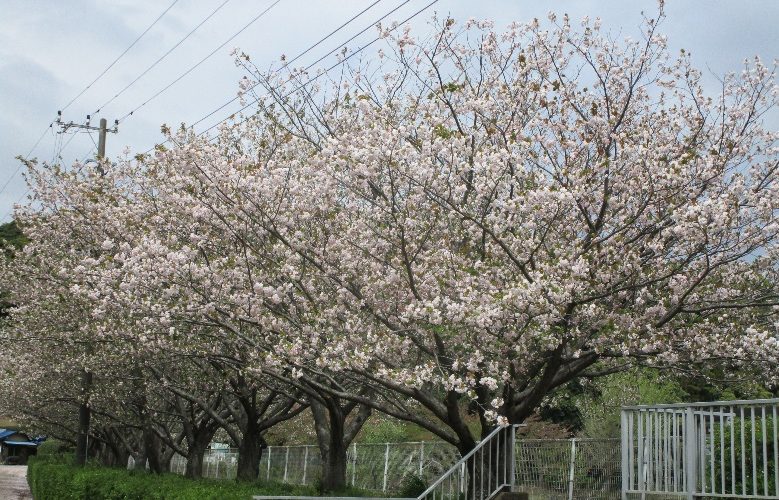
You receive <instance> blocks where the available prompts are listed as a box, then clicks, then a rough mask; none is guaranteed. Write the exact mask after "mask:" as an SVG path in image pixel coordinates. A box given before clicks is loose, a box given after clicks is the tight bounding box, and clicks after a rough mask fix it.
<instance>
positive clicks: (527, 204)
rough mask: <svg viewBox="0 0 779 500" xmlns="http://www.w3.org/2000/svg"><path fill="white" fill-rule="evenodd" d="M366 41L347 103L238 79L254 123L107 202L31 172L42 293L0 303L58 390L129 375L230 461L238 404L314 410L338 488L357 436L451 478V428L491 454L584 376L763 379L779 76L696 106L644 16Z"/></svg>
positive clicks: (93, 178)
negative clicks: (208, 432)
mask: <svg viewBox="0 0 779 500" xmlns="http://www.w3.org/2000/svg"><path fill="white" fill-rule="evenodd" d="M660 18H662V7H661V12H660ZM381 31H382V33H383V34H384V35H385V36H386V40H387V48H386V51H383V52H382V53H380V54H379V59H378V60H377V61H374V62H372V63H364V64H363V63H359V64H357V65H356V66H352V67H350V68H351V70H350V71H349V72H345V73H344V74H343V75H342V76H341V77H339V79H337V80H328V78H329V77H328V76H327V75H326V74H323V73H322V74H318V75H314V76H313V78H318V79H317V80H314V81H313V82H311V83H309V81H310V80H311V79H312V75H309V74H307V73H306V72H305V71H296V70H293V71H292V72H291V73H289V74H284V75H281V74H278V73H271V74H270V75H266V74H262V73H260V72H258V71H257V70H256V68H253V67H252V66H250V65H249V63H248V60H249V59H248V57H244V58H240V57H239V59H238V61H239V64H242V65H243V66H245V67H246V68H247V70H249V71H250V72H251V77H252V78H247V80H246V81H244V82H243V83H242V92H243V97H244V98H245V99H250V98H252V99H257V100H258V102H259V111H258V112H257V113H256V114H255V115H252V116H250V117H246V118H245V119H243V120H241V121H235V122H233V123H231V124H228V125H225V126H223V127H222V128H221V129H220V131H219V133H218V135H217V136H215V137H214V138H213V139H212V140H209V139H207V138H205V137H202V136H197V135H195V134H194V133H193V132H192V131H188V130H186V129H184V128H182V129H181V130H177V131H172V130H166V133H167V137H168V140H169V142H171V143H172V144H173V145H172V146H171V147H162V146H160V147H158V148H157V149H156V151H155V152H154V154H152V155H146V156H144V155H140V156H138V157H137V158H135V159H134V160H128V159H125V160H122V161H119V162H118V163H117V164H116V165H114V166H111V168H106V169H104V170H105V171H106V172H105V175H98V174H96V173H94V172H90V171H88V170H84V169H82V170H78V169H77V170H76V171H74V172H69V173H65V172H59V171H55V172H53V173H47V171H41V170H40V169H37V168H33V169H32V175H33V187H34V192H35V193H36V196H37V199H38V200H39V202H40V203H41V204H42V206H43V208H42V209H41V210H38V211H35V210H31V209H28V210H27V211H26V212H21V213H20V214H19V217H20V221H21V223H22V227H23V228H24V229H25V234H26V235H27V236H28V238H29V240H30V242H29V243H28V244H27V246H26V247H25V251H24V254H23V255H25V256H26V259H21V260H20V259H14V260H13V263H12V264H9V266H11V267H14V268H16V269H22V270H25V272H27V273H28V274H30V275H34V276H35V277H36V280H35V282H36V283H37V285H35V286H30V287H18V288H17V290H16V291H14V290H13V289H12V290H11V292H10V293H11V297H12V298H13V301H14V302H13V303H14V304H17V306H16V308H14V309H12V310H11V320H12V321H13V320H14V319H15V318H16V319H17V321H19V323H18V324H23V323H24V322H27V323H29V324H32V322H35V321H37V322H38V323H39V324H40V329H41V330H42V331H49V330H52V329H53V331H54V332H55V334H56V337H57V338H58V339H63V341H66V342H69V343H70V344H68V345H69V346H78V348H74V349H72V355H71V359H75V360H78V366H84V367H85V368H89V367H90V359H92V358H98V359H101V362H104V361H105V360H106V359H110V356H121V355H124V356H125V357H127V358H129V359H130V360H132V361H133V362H135V363H136V364H137V365H138V366H139V367H140V369H142V370H151V373H154V374H155V376H156V377H157V378H158V379H160V380H163V381H164V384H163V385H165V389H166V390H167V391H168V393H172V394H174V395H175V396H176V397H178V398H181V400H180V402H183V401H186V402H188V404H189V403H191V404H193V405H195V406H197V407H198V408H199V409H198V414H200V415H203V416H207V417H208V418H209V419H211V420H213V421H215V422H217V423H219V425H220V426H221V427H223V428H225V429H226V430H228V429H232V432H234V433H235V434H236V435H237V434H240V433H245V432H248V433H249V435H251V436H254V437H256V436H258V435H259V436H260V437H261V430H262V429H265V428H267V427H263V426H264V425H265V424H259V423H258V422H260V421H261V419H255V418H250V419H249V420H248V421H246V422H249V421H251V422H254V427H253V428H254V429H255V430H257V429H258V428H259V429H260V431H257V432H253V431H252V432H249V431H247V430H245V429H249V427H246V426H244V427H243V428H241V429H238V428H236V426H238V427H240V425H241V424H239V421H240V422H244V420H243V418H244V417H247V416H249V411H248V408H250V407H252V406H253V405H254V406H256V405H257V404H258V402H261V401H270V402H269V403H268V404H267V405H262V404H261V406H268V407H269V408H270V407H271V406H273V405H278V406H275V408H278V409H279V411H281V414H279V415H284V416H294V415H295V414H297V412H299V411H302V409H303V408H305V407H306V406H310V407H311V408H312V412H313V415H314V417H315V421H316V426H317V435H318V438H319V439H320V448H321V449H322V454H323V462H324V463H325V465H324V469H323V472H324V475H325V478H326V481H325V482H326V485H327V486H328V487H329V488H336V487H338V486H339V485H341V484H343V481H344V472H345V467H341V465H343V464H345V462H344V459H345V450H346V446H348V443H349V442H350V441H351V440H352V439H353V438H354V437H355V435H356V434H357V432H359V429H360V427H361V426H362V424H363V423H364V421H365V419H367V418H368V416H369V414H370V412H371V411H378V412H382V413H385V414H387V415H391V416H393V417H396V418H400V419H403V420H406V421H409V422H414V423H416V424H418V425H420V426H422V427H423V428H425V429H428V430H430V431H431V432H433V433H434V434H435V435H436V436H438V437H440V438H441V439H444V440H446V441H448V442H450V443H452V444H454V445H456V446H457V447H458V448H459V450H460V451H461V452H462V453H465V452H467V451H469V450H470V449H472V448H473V446H474V445H475V443H476V441H477V439H478V437H479V436H478V435H474V433H473V432H472V431H471V429H470V428H469V427H468V425H467V421H466V420H467V414H468V412H475V413H477V414H478V417H479V419H480V422H481V434H482V435H485V434H486V433H487V432H489V430H490V429H491V428H492V427H493V426H494V425H496V424H504V423H507V422H511V423H519V422H522V421H523V420H524V419H526V418H527V417H528V416H529V415H531V414H532V412H533V411H535V410H536V409H537V408H538V406H539V405H540V404H541V402H542V400H543V399H544V398H545V397H547V396H548V395H550V394H552V393H553V392H554V391H555V390H556V389H557V388H559V387H560V386H562V385H564V384H566V383H567V382H569V381H571V380H574V379H576V378H582V377H584V378H594V377H599V376H603V375H606V374H609V373H613V372H615V371H619V370H624V369H626V368H629V367H631V366H635V365H643V364H650V365H654V366H661V367H668V368H671V369H672V368H674V367H676V366H680V365H689V366H693V365H694V366H705V364H706V363H707V362H710V361H712V360H716V361H717V363H720V364H722V363H723V362H724V363H725V364H726V365H727V366H729V367H730V368H731V369H733V370H737V369H738V368H739V367H740V366H742V365H744V364H753V365H758V366H763V367H765V374H766V376H767V377H776V373H779V371H777V370H776V367H777V365H778V364H779V340H778V339H777V326H776V325H777V308H778V307H779V294H778V293H777V288H776V283H777V272H778V270H779V267H778V266H777V258H779V245H777V241H779V239H778V237H779V223H778V222H777V214H778V213H777V210H779V186H778V184H777V172H778V171H779V155H778V154H777V153H779V149H778V148H777V138H779V134H778V133H777V132H776V131H773V130H770V129H769V128H768V127H767V126H766V125H765V124H764V119H765V116H766V114H767V113H770V112H771V111H772V110H775V107H776V104H777V102H776V101H777V98H778V97H779V88H778V87H777V85H776V82H775V71H774V69H772V68H771V67H768V66H767V65H765V64H764V63H763V62H762V61H760V60H759V59H753V60H749V61H746V62H745V66H744V70H743V71H742V72H741V73H739V74H729V75H725V76H724V77H723V78H722V80H721V88H720V89H719V91H718V92H717V93H716V94H711V93H709V92H708V91H707V90H706V89H705V88H704V86H703V84H702V81H701V74H700V72H699V71H698V70H696V69H695V68H694V67H693V66H692V64H691V61H690V57H689V54H686V53H682V54H680V55H678V56H676V57H672V56H671V55H670V54H668V50H667V47H666V41H665V38H664V37H663V36H661V35H660V34H659V33H658V21H657V20H654V19H649V18H647V19H645V22H644V25H643V26H642V37H641V38H640V39H638V40H630V39H627V40H621V41H617V40H614V39H613V38H612V37H611V36H609V35H608V34H605V33H602V32H601V28H600V23H599V21H598V20H597V19H596V20H589V19H585V20H583V21H582V22H581V24H580V26H574V25H573V24H572V22H571V20H570V19H568V17H567V16H564V17H562V18H559V19H558V18H557V17H555V16H550V18H549V19H548V21H546V22H543V23H542V22H541V21H538V20H533V21H532V22H529V23H526V24H520V23H515V24H512V25H511V26H509V27H508V29H507V30H506V31H504V32H501V33H499V32H495V31H493V29H492V26H491V25H490V23H487V22H475V21H469V22H468V23H466V24H465V25H464V26H458V25H457V23H455V22H454V21H453V20H451V19H446V20H443V21H441V22H440V23H439V25H438V29H437V32H436V34H435V36H433V37H430V38H426V39H417V38H414V37H413V36H412V35H411V33H410V31H409V30H408V29H402V30H398V29H397V27H390V28H386V29H385V28H381ZM398 31H400V34H397V33H398ZM344 57H349V54H348V53H347V54H344ZM304 84H306V85H304ZM258 88H264V89H266V91H267V92H266V94H264V95H259V94H254V93H253V92H255V90H256V89H258ZM68 232H70V233H71V234H72V240H68V241H63V238H64V236H63V234H66V233H68ZM47 280H52V282H53V283H56V284H57V285H56V286H55V287H52V288H47V287H46V286H45V285H46V284H47ZM12 288H13V287H12ZM63 314H67V317H69V318H75V319H74V324H73V325H71V326H69V327H67V328H65V327H64V325H62V324H57V322H56V321H54V317H56V316H62V315H63ZM27 331H32V330H31V329H28V330H27ZM101 339H105V340H106V342H105V345H103V343H101V342H99V341H98V340H101ZM81 342H83V346H84V347H87V346H88V349H81V346H82V344H81ZM106 346H111V347H110V348H108V347H106ZM79 353H80V354H79ZM163 353H164V354H165V355H169V354H175V355H176V356H181V357H187V358H191V359H196V360H197V363H201V364H202V366H204V367H207V369H208V371H207V373H209V374H212V376H213V377H214V379H213V380H214V383H213V385H212V386H209V387H197V384H195V385H194V386H193V385H191V384H189V382H188V381H191V379H190V378H189V375H187V376H184V377H182V376H181V374H182V373H188V372H186V369H185V371H184V372H177V371H176V370H167V372H166V370H165V367H164V366H163V365H160V364H159V363H149V361H148V360H149V359H154V360H159V359H161V358H160V356H161V355H162V354H163ZM144 363H146V364H144ZM95 365H96V366H95V368H94V369H95V370H96V371H97V370H98V368H99V363H95ZM90 369H91V368H90ZM154 370H158V371H157V372H155V371H154ZM166 377H168V378H166ZM255 390H256V391H258V392H255ZM217 394H218V395H219V396H217ZM211 395H213V396H214V397H221V398H223V402H224V406H219V405H218V404H213V402H212V401H210V400H209V397H210V396H211ZM270 396H274V397H273V398H272V399H270V400H269V399H264V398H266V397H267V398H270ZM275 398H278V399H275ZM220 404H221V403H220ZM239 407H243V410H239ZM192 408H194V406H193V407H192ZM233 410H235V411H238V414H236V413H233ZM180 413H181V412H180ZM184 413H186V412H184ZM228 414H230V415H232V416H228ZM190 415H191V412H190ZM269 415H271V416H270V417H269V420H268V421H267V422H266V423H267V424H268V425H270V424H272V423H275V422H276V421H277V419H276V418H275V415H276V413H275V410H274V411H271V412H270V414H269ZM220 419H221V420H222V422H220ZM230 419H231V420H230ZM187 425H189V424H185V425H183V427H184V430H185V432H186V427H187ZM247 425H248V424H247ZM239 430H240V432H239ZM254 437H252V439H250V440H249V442H250V444H251V443H254V444H256V445H257V446H254V445H251V446H250V445H247V446H249V447H248V448H247V450H246V453H247V454H249V455H251V456H252V457H256V458H257V460H259V452H258V453H255V452H254V451H252V450H255V449H256V448H257V447H258V446H260V444H261V443H260V441H259V440H258V439H255V438H254ZM192 439H193V440H194V439H195V438H194V437H193V438H192ZM258 443H260V444H258ZM170 444H171V446H172V447H173V446H174V443H173V441H171V442H170ZM251 462H252V463H254V458H252V460H251ZM247 467H248V466H247Z"/></svg>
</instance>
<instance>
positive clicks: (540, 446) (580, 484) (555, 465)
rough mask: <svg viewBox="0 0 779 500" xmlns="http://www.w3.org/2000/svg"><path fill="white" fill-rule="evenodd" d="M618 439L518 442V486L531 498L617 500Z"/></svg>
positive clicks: (618, 485) (528, 440) (618, 493)
mask: <svg viewBox="0 0 779 500" xmlns="http://www.w3.org/2000/svg"><path fill="white" fill-rule="evenodd" d="M620 461H621V456H620V443H619V439H576V438H574V439H559V440H558V439H521V440H518V441H517V467H516V471H517V485H518V486H519V487H520V489H522V490H523V491H528V492H530V493H531V495H532V497H533V498H543V499H548V500H558V499H559V500H606V499H619V498H620V488H621V476H620V463H621V462H620Z"/></svg>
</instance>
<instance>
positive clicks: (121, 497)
mask: <svg viewBox="0 0 779 500" xmlns="http://www.w3.org/2000/svg"><path fill="white" fill-rule="evenodd" d="M27 481H28V482H29V483H30V489H31V490H32V494H33V497H34V498H35V500H86V499H88V500H147V499H148V500H173V499H175V500H195V499H197V500H205V499H210V500H249V499H250V498H252V496H253V495H318V493H317V490H316V488H314V487H311V486H308V487H306V486H290V485H286V484H278V483H274V484H268V483H237V482H233V481H217V480H210V479H198V480H193V479H187V478H184V477H182V476H179V475H177V474H160V475H156V474H147V473H143V472H135V471H127V470H124V469H114V468H108V467H99V466H86V467H76V466H74V465H73V464H72V459H71V457H70V456H66V455H49V456H41V457H32V458H31V459H30V462H29V468H28V471H27ZM364 494H365V493H364V492H361V491H356V490H354V491H343V492H338V495H345V496H360V495H364Z"/></svg>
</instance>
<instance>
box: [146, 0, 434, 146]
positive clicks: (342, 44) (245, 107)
mask: <svg viewBox="0 0 779 500" xmlns="http://www.w3.org/2000/svg"><path fill="white" fill-rule="evenodd" d="M379 1H380V0H379ZM379 1H376V2H374V3H372V4H371V5H369V6H368V7H367V8H365V9H363V10H362V11H360V12H358V13H357V14H356V15H354V16H352V17H351V18H350V19H349V20H348V21H346V22H345V23H343V24H341V25H340V26H339V27H338V28H336V29H335V30H333V31H331V32H330V33H329V34H327V35H326V36H325V37H324V38H322V39H320V40H319V41H317V42H316V43H314V44H313V45H311V46H310V47H308V48H307V49H306V50H304V51H303V52H301V53H300V54H298V55H297V56H295V57H294V58H292V59H291V60H290V61H288V62H287V63H286V64H284V65H283V66H282V67H281V68H279V70H278V71H281V70H283V69H284V68H286V67H287V66H289V65H290V64H292V63H293V62H294V61H296V60H298V59H300V57H302V56H303V55H305V54H307V53H308V52H310V51H311V50H312V49H314V48H315V47H317V46H319V45H320V44H321V43H322V42H324V41H325V40H327V39H328V38H330V37H331V36H332V35H333V34H335V33H337V32H338V31H340V30H341V29H343V28H344V27H345V26H346V25H348V24H350V23H351V22H352V21H354V20H355V19H357V18H358V17H359V16H361V15H362V14H364V13H365V12H366V11H367V10H368V9H370V8H371V7H373V6H374V5H376V4H377V3H379ZM409 1H410V0H404V1H403V2H401V3H400V4H398V5H397V6H396V7H394V8H393V9H391V10H390V11H388V12H387V13H385V14H384V15H383V16H381V17H379V18H378V19H376V20H375V21H373V22H372V23H371V24H369V25H368V26H366V27H365V28H363V29H362V30H360V31H359V32H358V33H356V34H355V35H353V36H351V37H350V38H349V39H348V40H346V41H345V42H343V43H341V44H339V45H338V46H337V47H336V48H334V49H332V50H331V51H329V52H327V53H326V54H325V55H323V56H322V57H320V58H319V59H317V60H316V61H314V62H313V63H311V64H309V65H308V66H306V67H305V68H304V71H307V70H309V69H311V68H312V67H313V66H315V65H316V64H319V63H320V62H321V61H322V60H324V59H325V58H326V57H328V56H330V55H332V54H333V53H335V52H337V51H338V50H340V49H342V48H343V47H344V46H345V45H346V44H348V43H349V42H351V41H352V40H354V39H355V38H357V37H358V36H360V35H362V34H363V33H365V32H366V31H368V30H369V29H371V28H373V27H374V26H375V25H376V24H378V23H380V22H381V21H383V20H384V19H385V18H387V17H388V16H390V15H392V14H393V13H395V12H396V11H397V10H398V9H400V8H401V7H403V6H404V5H406V4H407V3H408V2H409ZM437 1H438V0H435V1H433V2H431V3H429V4H428V5H426V6H425V7H423V8H422V9H420V10H419V11H417V12H416V13H415V14H413V15H412V16H410V17H408V18H406V20H405V21H403V22H404V23H405V22H407V21H408V20H410V19H412V18H414V17H415V16H417V15H419V14H420V13H421V12H422V11H424V10H426V9H427V8H429V7H430V6H431V5H433V4H434V3H436V2H437ZM394 29H395V28H392V30H390V31H393V30H394ZM379 38H380V37H379ZM379 38H377V39H376V40H373V41H371V42H370V43H369V44H367V45H365V46H364V47H362V48H361V49H360V51H362V50H363V49H365V48H366V47H367V46H368V45H370V44H372V43H374V42H376V41H377V40H378V39H379ZM349 57H351V56H349ZM347 59H348V58H347ZM345 61H346V60H345V59H344V60H342V61H341V62H340V63H338V64H336V65H334V66H333V67H335V66H338V65H339V64H342V63H343V62H345ZM333 67H331V68H329V69H328V70H327V71H330V69H332V68H333ZM287 81H289V80H287ZM308 83H309V82H306V84H308ZM259 84H260V83H259V82H257V83H255V84H254V85H252V86H251V87H250V88H249V89H248V90H251V89H253V88H255V87H256V86H257V85H259ZM306 84H304V85H303V86H305V85H306ZM299 88H301V87H299ZM299 88H298V89H296V90H299ZM265 95H267V94H265ZM236 100H238V97H234V98H232V99H230V100H229V101H227V102H226V103H224V104H222V105H221V106H219V107H218V108H216V109H215V110H213V111H211V112H210V113H208V114H207V115H205V116H203V117H202V118H200V119H199V120H197V121H195V122H194V123H193V124H192V125H191V126H193V127H194V126H195V125H197V124H199V123H201V122H203V121H204V120H206V119H208V118H209V117H211V116H212V115H214V114H216V113H217V112H219V111H221V110H222V109H224V108H225V107H227V106H228V105H230V104H231V103H233V102H235V101H236ZM258 100H259V99H257V100H255V101H254V102H252V103H250V104H248V105H246V106H244V107H243V108H241V109H240V110H238V111H237V113H240V112H241V111H243V110H245V109H247V108H249V107H250V106H252V105H253V104H254V103H255V102H257V101H258ZM235 114H236V113H232V114H231V115H230V116H234V115H235ZM229 118H230V117H227V118H225V119H223V120H221V121H219V122H217V123H216V124H214V125H212V126H211V127H209V128H207V129H206V130H204V131H203V132H201V133H199V134H198V135H203V134H204V133H206V132H208V131H210V130H212V129H213V128H215V127H216V126H218V125H219V124H221V123H223V122H225V121H227V120H228V119H229ZM167 142H169V139H166V140H164V141H162V143H160V144H165V143H167ZM155 147H156V146H152V147H151V148H149V149H147V150H146V151H144V152H143V154H147V153H149V152H150V151H152V150H153V149H154V148H155Z"/></svg>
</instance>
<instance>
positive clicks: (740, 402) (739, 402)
mask: <svg viewBox="0 0 779 500" xmlns="http://www.w3.org/2000/svg"><path fill="white" fill-rule="evenodd" d="M777 403H779V398H772V399H736V400H733V401H710V402H709V401H699V402H696V403H667V404H656V405H632V406H623V407H622V409H623V410H654V409H663V408H690V407H695V408H700V407H703V406H705V407H711V406H762V405H774V404H777Z"/></svg>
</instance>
